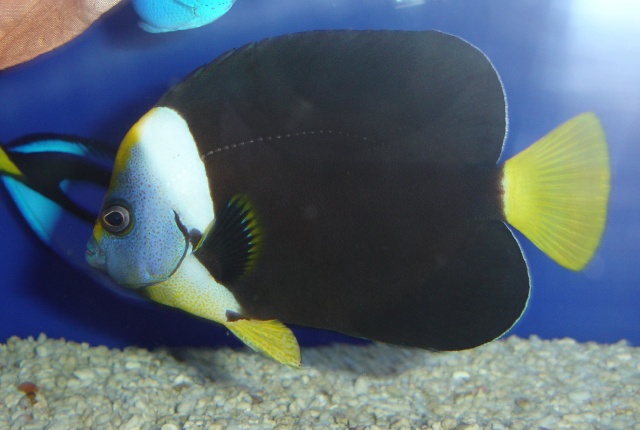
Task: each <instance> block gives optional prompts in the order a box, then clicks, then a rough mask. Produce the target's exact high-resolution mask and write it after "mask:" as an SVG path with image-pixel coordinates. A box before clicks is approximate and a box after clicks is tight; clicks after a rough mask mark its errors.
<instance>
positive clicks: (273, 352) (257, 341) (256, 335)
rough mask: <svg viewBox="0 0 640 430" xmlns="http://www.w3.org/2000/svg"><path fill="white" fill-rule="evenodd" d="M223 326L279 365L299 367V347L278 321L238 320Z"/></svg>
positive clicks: (290, 333) (287, 330)
mask: <svg viewBox="0 0 640 430" xmlns="http://www.w3.org/2000/svg"><path fill="white" fill-rule="evenodd" d="M224 325H225V326H226V327H227V328H228V329H229V330H231V331H232V332H233V334H235V335H236V336H238V337H239V338H240V340H242V341H243V342H244V343H246V344H247V345H249V346H250V347H251V348H253V349H254V350H256V351H262V352H264V353H265V354H266V355H268V356H269V357H271V358H273V359H274V360H276V361H277V362H279V363H282V364H286V365H288V366H292V367H299V366H300V361H301V359H300V347H299V346H298V341H297V340H296V337H295V336H294V334H293V332H292V331H291V330H290V329H289V328H288V327H287V326H286V325H284V324H282V323H281V322H280V321H278V320H268V321H258V320H248V319H239V320H237V321H233V322H225V323H224Z"/></svg>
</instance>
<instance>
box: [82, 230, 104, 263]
mask: <svg viewBox="0 0 640 430" xmlns="http://www.w3.org/2000/svg"><path fill="white" fill-rule="evenodd" d="M84 257H85V259H86V260H87V263H88V264H89V266H91V267H93V268H95V269H100V270H104V267H105V265H106V262H107V258H106V254H105V253H104V251H102V250H101V249H100V245H98V242H97V241H96V239H95V238H94V237H93V236H91V238H90V239H89V242H87V250H86V251H85V254H84Z"/></svg>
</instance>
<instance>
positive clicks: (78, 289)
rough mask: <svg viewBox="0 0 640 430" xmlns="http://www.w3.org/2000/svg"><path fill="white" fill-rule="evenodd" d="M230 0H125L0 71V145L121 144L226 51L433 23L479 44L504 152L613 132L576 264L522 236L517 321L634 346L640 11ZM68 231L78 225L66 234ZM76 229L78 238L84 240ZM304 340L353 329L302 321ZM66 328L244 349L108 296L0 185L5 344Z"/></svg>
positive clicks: (639, 254) (204, 328) (217, 333)
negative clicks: (503, 114) (600, 194)
mask: <svg viewBox="0 0 640 430" xmlns="http://www.w3.org/2000/svg"><path fill="white" fill-rule="evenodd" d="M614 3H615V5H611V4H606V5H605V4H604V3H603V2H598V1H581V2H567V1H535V2H531V1H519V2H512V1H507V0H503V1H482V2H479V1H477V0H448V1H441V0H434V1H429V0H427V1H426V2H425V3H424V4H422V5H418V6H414V7H404V8H398V7H396V6H397V3H396V2H395V1H393V0H370V1H365V0H337V1H329V0H306V1H300V0H238V1H237V3H236V4H235V6H234V7H233V8H232V9H231V11H230V12H229V13H228V14H227V15H225V16H223V17H222V18H221V19H220V20H218V21H216V22H215V23H213V24H211V25H209V26H206V27H204V28H200V29H195V30H189V31H184V32H177V33H170V34H147V33H144V32H143V31H142V30H140V29H138V27H137V26H136V25H135V23H136V20H137V18H136V16H135V13H134V12H133V10H132V9H131V6H130V5H124V6H122V7H119V8H117V10H115V11H113V13H110V14H108V15H107V16H106V17H104V18H103V19H101V20H100V21H99V22H97V23H96V24H94V25H93V26H92V27H91V28H90V29H89V30H88V31H87V32H86V33H84V34H83V35H81V36H80V37H78V38H76V39H75V40H73V41H71V42H70V43H68V44H67V45H65V46H64V47H62V48H60V49H58V50H56V51H54V52H50V53H48V54H46V55H44V56H42V57H40V58H38V59H37V60H35V61H32V62H30V63H28V64H23V65H20V66H17V67H14V68H12V69H9V70H5V71H1V72H0V140H1V141H2V142H8V141H10V140H13V139H16V138H18V137H21V136H23V135H26V134H30V133H36V132H54V133H71V134H76V135H79V136H84V137H91V138H97V139H100V140H103V141H106V142H110V143H112V144H113V145H117V144H118V143H119V142H120V141H121V139H122V138H123V136H124V135H125V133H126V131H127V130H128V129H129V127H130V126H131V125H132V124H133V123H134V122H135V121H136V120H137V119H138V118H139V117H140V116H141V115H143V114H144V113H145V112H146V111H147V110H148V109H149V108H151V107H152V106H153V105H154V103H155V102H156V101H157V99H158V98H159V97H160V96H161V95H162V94H163V93H164V92H165V91H166V90H167V89H168V88H169V87H170V86H172V85H173V84H175V83H176V82H178V81H180V80H181V79H182V78H183V77H185V76H186V75H187V74H188V73H189V72H191V71H192V70H193V69H195V68H197V67H199V66H201V65H203V64H205V63H208V62H209V61H211V60H213V59H214V58H215V57H216V56H218V55H219V54H221V53H223V52H225V51H227V50H229V49H230V48H234V47H240V46H242V45H244V44H245V43H248V42H251V41H257V40H260V39H263V38H265V37H269V36H275V35H280V34H284V33H291V32H297V31H304V30H310V29H329V28H332V29H338V28H353V29H368V28H373V29H405V30H427V29H439V30H442V31H445V32H448V33H452V34H455V35H458V36H460V37H462V38H464V39H466V40H468V41H469V42H471V43H473V44H474V45H476V46H477V47H479V48H480V49H481V50H482V51H484V52H485V53H486V54H487V56H488V57H489V58H490V59H491V60H492V62H493V63H494V65H495V67H496V68H497V70H498V71H499V73H500V75H501V77H502V80H503V84H504V87H505V91H506V93H507V100H508V103H509V134H508V138H507V142H506V146H505V150H504V156H505V157H508V156H511V155H514V154H515V153H517V152H519V151H521V150H522V149H524V148H525V147H526V146H528V145H529V144H530V143H531V142H533V141H534V140H536V139H538V138H539V137H541V136H542V135H544V134H545V133H546V132H548V131H550V130H551V129H552V128H554V127H555V126H557V125H559V124H560V123H562V122H564V121H565V120H567V119H569V118H570V117H572V116H574V115H576V114H578V113H581V112H584V111H589V110H593V111H595V112H596V113H597V114H598V115H599V117H600V118H601V120H602V122H603V124H604V127H605V130H606V132H607V135H608V140H609V143H610V151H611V163H612V175H613V183H612V193H611V201H610V211H609V220H608V224H607V229H606V231H605V235H604V238H603V241H602V245H601V247H600V249H599V251H598V252H597V254H596V256H595V258H594V259H593V261H592V262H591V264H590V265H589V266H588V267H587V268H586V270H585V271H583V272H581V273H574V272H570V271H568V270H565V269H562V268H561V267H559V266H558V265H557V264H555V263H554V262H553V261H551V260H550V259H549V258H547V257H546V256H544V255H543V254H542V253H541V252H540V251H538V250H537V249H536V248H535V247H534V246H533V245H532V244H531V243H529V242H528V241H527V240H526V239H524V238H523V237H522V236H518V237H519V239H520V240H521V243H522V246H523V248H524V252H525V254H526V256H527V259H528V262H529V265H530V271H531V275H532V278H533V294H532V298H531V300H530V303H529V308H528V310H527V311H526V313H525V315H524V316H523V317H522V319H521V320H520V321H519V323H518V324H517V325H516V327H515V328H514V329H513V330H512V331H511V332H510V333H513V334H517V335H520V336H529V335H531V334H536V335H539V336H541V337H543V338H554V337H567V336H569V337H573V338H576V339H578V340H580V341H589V340H594V341H598V342H605V343H610V342H616V341H618V340H620V339H628V340H630V341H631V342H632V343H633V344H635V345H639V344H640V268H639V266H640V191H638V190H639V189H640V185H638V184H640V173H639V169H638V167H637V166H638V163H639V162H638V160H639V159H640V45H638V43H637V41H638V40H640V8H639V7H638V6H636V5H635V3H633V2H631V1H628V2H625V1H622V0H620V1H617V2H614ZM68 234H69V235H74V234H77V232H74V231H69V232H68ZM83 240H84V239H83ZM295 330H296V333H297V335H298V337H299V340H300V343H301V344H302V345H312V344H318V343H327V342H330V341H334V340H342V341H344V340H350V338H347V337H346V336H339V335H336V334H334V333H328V332H322V331H318V330H310V329H297V328H296V329H295ZM40 332H45V333H46V334H47V335H48V336H50V337H55V338H58V337H64V338H66V339H69V340H74V341H78V342H84V341H86V342H89V343H91V344H94V345H97V344H105V345H108V346H111V347H123V346H126V345H131V344H135V345H139V346H145V347H154V346H157V345H170V346H172V345H193V346H204V345H207V346H211V345H220V344H230V345H239V344H240V343H239V341H237V340H236V339H235V338H234V337H233V336H231V335H228V334H227V333H226V330H225V329H224V328H222V327H221V326H217V325H215V324H213V323H208V322H205V321H200V320H197V319H195V318H193V317H191V316H188V315H186V314H183V313H180V312H178V311H174V310H170V309H166V308H160V307H157V306H155V305H151V304H147V303H143V302H140V301H132V300H130V299H126V298H123V297H120V296H117V295H115V294H113V293H112V292H110V291H107V290H106V289H104V288H102V287H101V286H100V285H98V284H97V283H96V282H95V281H93V280H91V279H90V278H88V277H87V276H85V275H83V274H82V273H80V272H78V271H77V270H75V269H73V268H71V267H70V266H68V265H66V264H65V263H64V262H63V261H62V260H61V259H60V258H58V257H57V256H56V255H54V254H53V253H51V252H49V251H48V250H47V249H46V248H45V247H44V246H43V245H42V244H41V243H40V242H38V240H37V239H36V238H35V236H34V235H33V234H31V232H30V230H29V228H28V227H27V225H26V224H25V223H24V222H23V221H22V219H21V218H20V216H19V214H18V212H17V210H16V209H15V207H13V206H12V204H11V200H10V198H9V196H8V195H7V193H5V192H4V190H3V192H2V193H0V342H4V340H5V339H6V338H8V337H10V336H12V335H17V336H20V337H26V336H28V335H33V336H37V335H38V334H39V333H40Z"/></svg>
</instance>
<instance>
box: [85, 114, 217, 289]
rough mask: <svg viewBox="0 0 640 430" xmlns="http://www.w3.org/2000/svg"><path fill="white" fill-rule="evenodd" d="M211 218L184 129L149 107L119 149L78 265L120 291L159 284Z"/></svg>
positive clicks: (170, 116) (169, 116) (204, 182)
mask: <svg viewBox="0 0 640 430" xmlns="http://www.w3.org/2000/svg"><path fill="white" fill-rule="evenodd" d="M212 219H213V204H212V202H211V198H210V197H209V190H208V182H207V180H206V174H205V171H204V166H203V164H202V162H201V160H200V158H199V156H198V153H197V149H196V145H195V142H194V141H193V138H192V137H191V134H190V132H189V128H188V126H187V125H186V123H185V122H184V120H183V119H182V118H181V117H180V116H179V115H177V114H176V113H175V112H174V111H172V110H170V109H167V108H155V109H152V110H151V111H150V112H149V113H147V114H146V115H145V116H144V117H142V119H140V121H138V123H137V124H136V125H134V126H133V128H132V129H131V131H129V133H128V134H127V136H126V137H125V139H124V140H123V142H122V144H121V145H120V148H119V150H118V155H117V156H116V162H115V167H114V171H113V175H112V178H111V184H110V186H109V190H108V192H107V196H106V198H105V201H104V203H103V206H102V210H101V212H100V215H99V219H98V221H97V222H96V225H95V227H94V231H93V236H92V237H91V238H90V239H89V243H88V244H87V253H86V259H87V262H88V263H89V264H90V265H91V266H92V267H95V268H97V269H100V270H102V271H104V272H106V273H107V274H108V275H109V277H111V278H112V279H113V280H114V281H115V282H116V283H118V284H119V285H121V286H124V287H128V288H140V287H145V286H149V285H153V284H156V283H159V282H163V281H166V280H167V279H168V278H169V277H171V275H172V274H173V273H175V272H176V270H177V269H178V267H179V266H180V264H181V263H182V261H183V260H184V258H185V256H186V255H187V253H189V252H190V251H191V244H190V241H189V232H190V231H192V230H194V229H195V230H197V231H204V229H205V228H206V226H207V225H208V224H209V223H210V222H211V221H212Z"/></svg>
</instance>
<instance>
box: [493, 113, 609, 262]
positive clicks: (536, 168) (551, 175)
mask: <svg viewBox="0 0 640 430" xmlns="http://www.w3.org/2000/svg"><path fill="white" fill-rule="evenodd" d="M610 180H611V173H610V170H609V152H608V149H607V141H606V138H605V135H604V131H603V129H602V126H601V125H600V121H599V120H598V117H596V115H595V114H594V113H592V112H588V113H584V114H581V115H578V116H576V117H575V118H573V119H570V120H569V121H567V122H565V123H564V124H562V125H561V126H559V127H558V128H556V129H555V130H553V131H552V132H551V133H549V134H548V135H546V136H545V137H543V138H542V139H540V140H539V141H537V142H536V143H534V144H533V145H531V146H530V147H529V148H527V149H525V150H524V151H522V152H521V153H519V154H518V155H516V156H515V157H513V158H511V159H509V160H507V162H506V163H505V164H504V176H503V183H502V184H503V189H504V200H503V202H504V214H505V216H506V219H507V222H509V224H511V225H513V226H514V227H515V228H517V229H518V230H520V231H521V232H522V233H523V234H524V235H525V236H527V237H528V238H529V239H530V240H531V241H532V242H533V243H534V244H535V245H536V246H537V247H538V248H540V249H541V250H542V251H544V252H545V253H546V254H547V255H548V256H549V257H551V258H552V259H553V260H555V261H556V262H557V263H558V264H560V265H561V266H564V267H566V268H568V269H571V270H581V269H582V268H584V266H586V265H587V263H588V262H589V260H590V259H591V257H593V254H594V253H595V251H596V249H597V248H598V245H599V243H600V238H601V237H602V233H603V231H604V226H605V222H606V219H607V202H608V200H609V188H610Z"/></svg>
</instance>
